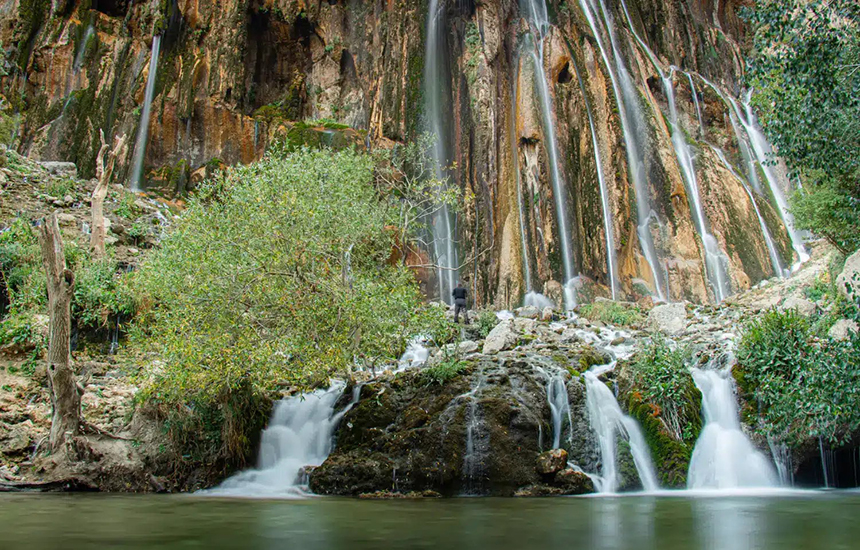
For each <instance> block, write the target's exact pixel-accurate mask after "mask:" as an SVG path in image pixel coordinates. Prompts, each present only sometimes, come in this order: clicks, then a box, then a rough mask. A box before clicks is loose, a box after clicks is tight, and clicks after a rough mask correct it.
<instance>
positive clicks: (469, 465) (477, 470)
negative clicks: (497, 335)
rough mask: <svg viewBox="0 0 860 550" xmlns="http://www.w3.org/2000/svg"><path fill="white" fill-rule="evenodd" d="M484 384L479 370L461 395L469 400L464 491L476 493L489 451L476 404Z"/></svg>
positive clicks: (481, 481) (470, 493)
mask: <svg viewBox="0 0 860 550" xmlns="http://www.w3.org/2000/svg"><path fill="white" fill-rule="evenodd" d="M483 386H484V373H483V371H479V372H478V375H477V377H476V378H475V383H474V385H473V386H472V388H471V390H470V391H469V392H468V393H466V394H464V395H462V396H461V397H465V398H467V399H468V400H469V403H468V405H466V418H465V420H466V452H465V454H464V456H463V474H464V476H465V480H464V481H465V493H466V494H468V495H477V494H481V493H482V492H483V480H484V461H485V460H486V458H487V454H488V453H489V452H490V440H489V434H487V433H486V430H481V429H480V428H481V427H482V425H483V416H482V415H481V410H480V406H479V404H478V392H480V391H481V388H482V387H483Z"/></svg>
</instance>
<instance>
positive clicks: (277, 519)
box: [0, 492, 860, 550]
mask: <svg viewBox="0 0 860 550" xmlns="http://www.w3.org/2000/svg"><path fill="white" fill-rule="evenodd" d="M858 514H860V494H858V493H856V492H828V493H805V494H789V495H782V496H730V497H726V496H721V497H716V496H713V495H712V496H690V495H689V494H686V493H676V494H673V495H660V496H642V495H640V496H624V497H605V498H553V499H507V500H505V499H485V498H468V499H454V500H425V501H362V500H346V499H334V498H314V499H308V500H302V501H264V500H254V501H248V500H229V499H212V498H206V499H201V498H194V497H156V496H137V497H134V496H104V495H93V496H86V495H77V496H30V495H0V525H2V526H3V532H2V538H0V548H2V549H3V550H17V549H19V548H21V549H24V548H26V549H28V550H40V549H43V548H44V549H48V548H50V549H53V548H61V547H62V548H74V549H85V550H86V549H91V548H92V549H95V548H99V549H101V548H132V549H151V548H158V549H168V550H169V549H174V548H177V549H178V548H182V549H186V548H206V549H209V548H243V549H245V548H247V549H255V550H278V549H301V550H369V549H376V548H386V549H394V550H399V549H423V548H427V549H449V548H450V549H457V550H484V549H493V550H503V549H508V548H511V549H516V550H551V549H565V550H569V549H574V550H575V549H580V548H581V549H589V550H592V549H595V550H628V549H629V550H633V549H635V550H657V549H659V550H682V549H683V550H688V549H704V550H729V549H730V550H744V549H766V550H777V549H779V550H795V549H798V550H799V549H810V548H816V549H817V548H827V549H828V550H831V549H841V548H845V549H848V548H857V541H858V540H860V522H857V521H856V518H857V517H858Z"/></svg>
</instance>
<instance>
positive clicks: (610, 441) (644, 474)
mask: <svg viewBox="0 0 860 550" xmlns="http://www.w3.org/2000/svg"><path fill="white" fill-rule="evenodd" d="M614 368H615V362H614V361H613V362H612V363H610V364H608V365H603V366H600V367H594V368H593V369H591V370H589V371H588V372H586V373H584V374H583V377H584V378H585V389H586V397H585V403H586V408H587V409H588V421H589V424H590V425H591V428H592V430H594V433H595V434H596V435H597V441H598V446H599V448H600V461H601V463H602V469H601V472H600V475H599V476H593V478H592V479H593V480H594V481H595V487H596V488H597V490H598V491H599V492H601V493H614V492H616V491H617V489H618V482H619V479H618V477H619V476H618V457H617V454H618V453H617V448H616V446H617V441H618V440H617V438H618V436H619V435H621V436H622V437H624V438H626V439H627V441H628V443H629V444H630V451H631V454H632V455H633V462H634V464H635V465H636V471H637V473H638V474H639V480H640V481H641V482H642V487H643V488H644V489H645V490H646V491H649V492H650V491H655V490H657V489H658V488H659V485H658V483H657V474H656V471H655V470H654V464H653V463H652V461H651V451H650V449H649V448H648V445H647V443H646V442H645V436H643V435H642V430H641V428H640V427H639V424H638V423H637V422H636V421H635V420H634V419H633V418H631V417H629V416H627V415H625V414H624V413H623V412H621V408H620V407H619V406H618V401H617V400H616V399H615V396H614V395H613V393H612V391H610V389H609V388H608V387H606V384H604V383H603V382H602V381H601V380H600V378H599V377H600V375H602V374H604V373H606V372H609V371H611V370H612V369H614Z"/></svg>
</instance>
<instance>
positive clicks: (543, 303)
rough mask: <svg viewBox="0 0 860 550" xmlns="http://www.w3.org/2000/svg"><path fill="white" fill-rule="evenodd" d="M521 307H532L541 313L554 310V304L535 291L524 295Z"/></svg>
mask: <svg viewBox="0 0 860 550" xmlns="http://www.w3.org/2000/svg"><path fill="white" fill-rule="evenodd" d="M523 305H526V306H534V307H536V308H538V309H539V310H541V311H543V310H544V309H546V308H548V307H549V308H555V304H553V303H552V300H550V299H549V298H547V297H546V296H544V295H543V294H541V293H539V292H535V291H531V292H528V293H526V297H525V300H524V301H523Z"/></svg>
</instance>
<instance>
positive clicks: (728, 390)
mask: <svg viewBox="0 0 860 550" xmlns="http://www.w3.org/2000/svg"><path fill="white" fill-rule="evenodd" d="M692 375H693V381H694V382H695V383H696V387H697V388H699V391H701V392H702V410H703V412H704V415H705V425H704V427H703V428H702V433H701V434H700V435H699V439H698V440H697V441H696V447H695V449H694V450H693V457H692V459H691V460H690V470H689V472H688V474H687V488H689V489H733V488H741V487H776V486H777V485H778V483H777V476H776V472H775V471H774V468H773V465H772V464H771V463H770V461H769V460H768V459H767V458H766V457H765V455H764V454H762V453H761V452H760V451H758V450H757V449H756V448H755V447H754V446H753V444H752V442H751V441H750V440H749V438H747V436H746V435H744V433H743V431H741V423H740V416H739V413H738V405H737V401H736V398H735V391H734V381H733V379H732V376H731V365H730V366H729V367H728V368H725V369H722V370H716V369H709V370H700V369H693V370H692Z"/></svg>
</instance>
